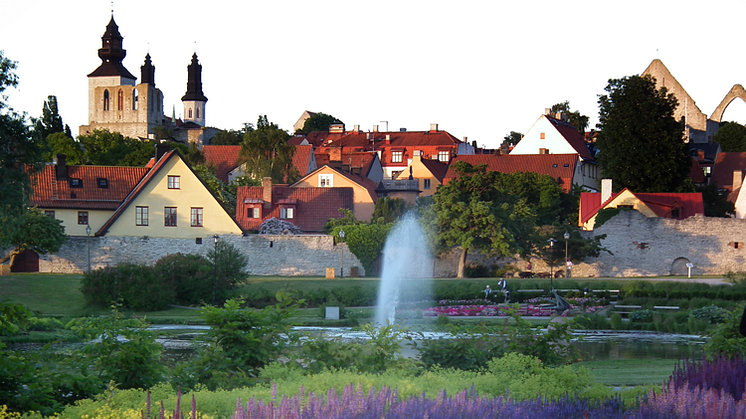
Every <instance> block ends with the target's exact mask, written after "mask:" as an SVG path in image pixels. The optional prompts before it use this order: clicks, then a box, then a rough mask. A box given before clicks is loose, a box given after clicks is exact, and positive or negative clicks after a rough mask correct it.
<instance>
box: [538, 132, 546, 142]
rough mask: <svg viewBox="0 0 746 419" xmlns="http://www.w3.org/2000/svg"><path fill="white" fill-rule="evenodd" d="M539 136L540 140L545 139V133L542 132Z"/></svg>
mask: <svg viewBox="0 0 746 419" xmlns="http://www.w3.org/2000/svg"><path fill="white" fill-rule="evenodd" d="M539 138H541V139H542V140H545V139H546V138H547V135H546V134H545V133H543V132H542V133H541V135H540V136H539Z"/></svg>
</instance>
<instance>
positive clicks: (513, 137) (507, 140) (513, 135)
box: [500, 131, 523, 146]
mask: <svg viewBox="0 0 746 419" xmlns="http://www.w3.org/2000/svg"><path fill="white" fill-rule="evenodd" d="M522 138H523V134H521V133H520V132H515V131H510V134H508V135H506V136H505V137H503V142H502V144H500V145H501V146H504V145H506V146H510V145H516V144H518V142H519V141H521V139H522Z"/></svg>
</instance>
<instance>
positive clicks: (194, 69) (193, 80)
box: [181, 52, 207, 102]
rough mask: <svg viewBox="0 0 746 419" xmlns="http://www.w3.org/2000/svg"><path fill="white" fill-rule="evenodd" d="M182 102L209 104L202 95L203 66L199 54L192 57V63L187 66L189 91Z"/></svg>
mask: <svg viewBox="0 0 746 419" xmlns="http://www.w3.org/2000/svg"><path fill="white" fill-rule="evenodd" d="M181 100H182V101H187V100H188V101H198V102H207V98H206V97H205V94H204V93H202V65H200V63H199V61H198V60H197V53H196V52H195V53H194V55H192V63H191V64H189V66H187V91H186V94H185V95H184V97H182V98H181Z"/></svg>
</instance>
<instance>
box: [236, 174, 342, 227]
mask: <svg viewBox="0 0 746 419" xmlns="http://www.w3.org/2000/svg"><path fill="white" fill-rule="evenodd" d="M263 198H264V188H263V187H261V186H253V187H248V186H243V187H239V188H238V197H237V204H236V218H237V220H238V224H239V225H240V226H241V228H242V229H244V230H258V229H259V227H260V226H261V224H262V222H264V221H266V220H268V219H270V218H277V219H279V218H280V207H281V205H280V204H281V203H286V204H294V205H295V214H294V218H293V219H288V220H286V221H289V222H291V223H293V224H294V225H296V226H297V227H298V228H300V229H301V230H303V231H304V232H320V231H322V230H323V228H324V225H325V224H326V222H327V221H329V219H331V218H341V217H342V213H341V212H339V209H340V208H346V209H349V210H352V209H353V190H352V188H291V187H288V186H278V185H272V206H271V207H270V208H269V209H266V208H263V207H262V209H261V214H262V218H261V219H259V218H248V217H247V209H248V208H249V207H251V205H250V204H252V203H253V204H257V203H263V202H264V201H263ZM247 204H248V205H247Z"/></svg>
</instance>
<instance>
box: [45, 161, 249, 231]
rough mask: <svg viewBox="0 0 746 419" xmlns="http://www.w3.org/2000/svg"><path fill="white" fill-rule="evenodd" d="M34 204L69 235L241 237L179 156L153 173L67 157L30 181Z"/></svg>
mask: <svg viewBox="0 0 746 419" xmlns="http://www.w3.org/2000/svg"><path fill="white" fill-rule="evenodd" d="M32 188H33V189H32V194H31V199H30V202H31V205H32V206H35V207H38V208H39V209H41V210H43V211H44V212H45V214H46V215H48V216H50V217H54V218H56V219H59V220H62V225H63V226H64V227H65V232H66V233H67V234H68V235H70V236H87V235H89V234H90V235H96V236H103V235H107V234H108V235H115V236H136V237H142V236H148V237H164V238H202V237H210V236H213V235H216V234H218V235H219V234H242V230H241V228H240V227H239V226H238V224H236V222H235V221H234V220H233V218H231V216H230V215H229V214H228V213H227V212H226V211H225V209H223V207H222V206H221V205H220V203H219V202H218V201H217V199H216V198H215V197H214V196H213V195H212V193H211V192H210V190H209V189H207V187H206V186H205V185H204V183H202V181H201V180H200V179H199V178H198V177H197V175H196V174H195V173H194V172H193V171H192V170H191V168H190V167H189V166H188V165H187V164H186V163H185V162H184V160H183V159H182V158H181V156H180V155H179V153H178V152H176V151H169V152H166V153H165V154H163V155H162V156H161V157H160V158H159V159H158V161H157V162H156V163H155V164H154V165H153V167H152V168H147V167H110V166H68V165H67V164H66V162H65V157H64V155H59V156H58V159H57V163H56V164H50V165H47V166H45V167H44V168H43V170H42V171H41V172H39V173H36V174H34V175H33V176H32Z"/></svg>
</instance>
